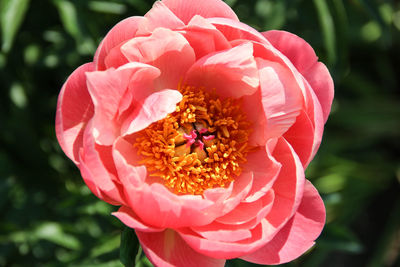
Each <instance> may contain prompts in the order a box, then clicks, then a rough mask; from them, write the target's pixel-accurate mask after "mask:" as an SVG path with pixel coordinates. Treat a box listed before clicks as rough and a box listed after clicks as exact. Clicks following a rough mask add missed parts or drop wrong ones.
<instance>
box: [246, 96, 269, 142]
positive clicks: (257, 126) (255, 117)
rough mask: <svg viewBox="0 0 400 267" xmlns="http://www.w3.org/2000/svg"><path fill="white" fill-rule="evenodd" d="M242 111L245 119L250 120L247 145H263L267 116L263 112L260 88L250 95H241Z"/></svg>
mask: <svg viewBox="0 0 400 267" xmlns="http://www.w3.org/2000/svg"><path fill="white" fill-rule="evenodd" d="M241 102H242V111H243V113H244V114H246V119H247V120H248V121H250V122H251V129H252V131H251V133H250V136H249V145H250V146H255V147H258V146H260V147H262V146H265V144H266V142H267V136H266V134H265V133H264V130H265V129H266V127H267V126H266V123H267V118H266V117H265V114H264V108H263V105H262V102H261V90H260V89H258V90H257V91H256V92H255V93H254V94H252V95H250V96H247V95H246V96H243V97H242V101H241Z"/></svg>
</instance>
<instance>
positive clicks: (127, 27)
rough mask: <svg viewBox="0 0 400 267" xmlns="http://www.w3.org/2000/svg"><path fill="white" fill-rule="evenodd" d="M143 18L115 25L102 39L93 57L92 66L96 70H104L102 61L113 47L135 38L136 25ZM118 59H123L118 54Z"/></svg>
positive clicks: (132, 18) (134, 18)
mask: <svg viewBox="0 0 400 267" xmlns="http://www.w3.org/2000/svg"><path fill="white" fill-rule="evenodd" d="M142 19H143V17H129V18H126V19H124V20H122V21H121V22H119V23H118V24H117V25H115V26H114V27H113V28H112V29H111V30H110V31H109V32H108V33H107V35H106V37H105V38H104V39H103V41H102V42H101V44H100V45H99V47H98V48H97V51H96V54H95V56H94V60H93V62H94V64H95V65H96V69H97V70H104V69H106V66H105V62H104V59H105V57H106V56H107V55H108V53H109V52H110V51H111V49H113V48H114V47H116V46H118V45H119V44H121V43H122V42H124V41H126V40H129V39H131V38H133V37H135V35H136V32H137V29H138V25H139V23H140V21H141V20H142ZM120 57H122V58H124V56H123V55H122V54H121V53H120Z"/></svg>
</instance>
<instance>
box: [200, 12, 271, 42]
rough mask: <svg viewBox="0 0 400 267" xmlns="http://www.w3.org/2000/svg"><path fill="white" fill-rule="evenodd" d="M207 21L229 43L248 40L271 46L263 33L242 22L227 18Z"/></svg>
mask: <svg viewBox="0 0 400 267" xmlns="http://www.w3.org/2000/svg"><path fill="white" fill-rule="evenodd" d="M207 20H208V21H209V22H210V23H211V24H213V25H214V26H215V27H216V28H217V29H218V31H220V32H221V33H222V34H223V35H224V36H225V38H226V39H228V41H235V40H247V41H255V42H259V43H262V44H269V45H270V43H269V42H268V41H267V39H265V37H264V36H263V35H262V34H261V33H259V32H258V31H257V30H255V29H254V28H252V27H250V26H249V25H247V24H245V23H242V22H240V21H233V20H230V19H226V18H209V19H207Z"/></svg>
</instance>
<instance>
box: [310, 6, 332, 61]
mask: <svg viewBox="0 0 400 267" xmlns="http://www.w3.org/2000/svg"><path fill="white" fill-rule="evenodd" d="M314 5H315V7H316V9H317V12H318V17H319V21H320V24H321V28H322V33H323V35H324V45H325V49H326V52H327V57H328V62H329V64H330V65H333V64H334V63H335V61H336V35H335V25H334V23H333V19H332V14H331V12H330V10H329V6H328V4H327V2H326V1H325V0H314Z"/></svg>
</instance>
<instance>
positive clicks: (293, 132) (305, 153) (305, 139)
mask: <svg viewBox="0 0 400 267" xmlns="http://www.w3.org/2000/svg"><path fill="white" fill-rule="evenodd" d="M284 137H285V139H286V140H287V141H288V142H289V143H290V144H291V146H292V147H293V149H294V150H295V151H296V153H297V155H298V156H299V158H300V160H301V163H302V164H303V166H307V165H308V163H309V162H310V161H311V159H312V156H313V155H312V154H313V148H314V142H318V140H315V130H314V126H313V124H312V122H311V120H310V118H309V117H308V115H307V114H306V113H305V111H301V113H300V115H299V116H298V117H297V119H296V122H295V123H294V124H293V125H292V127H290V129H289V130H288V131H287V132H286V133H285V134H284ZM321 137H322V136H321ZM320 141H321V140H320V139H319V143H320Z"/></svg>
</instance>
